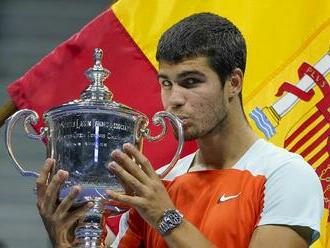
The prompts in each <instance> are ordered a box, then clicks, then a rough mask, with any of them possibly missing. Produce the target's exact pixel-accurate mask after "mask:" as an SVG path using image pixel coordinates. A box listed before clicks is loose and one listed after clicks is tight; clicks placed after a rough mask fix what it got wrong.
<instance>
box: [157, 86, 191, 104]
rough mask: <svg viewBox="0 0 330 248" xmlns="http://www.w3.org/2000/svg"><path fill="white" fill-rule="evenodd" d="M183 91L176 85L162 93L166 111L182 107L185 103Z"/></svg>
mask: <svg viewBox="0 0 330 248" xmlns="http://www.w3.org/2000/svg"><path fill="white" fill-rule="evenodd" d="M183 91H184V89H183V88H182V87H180V86H178V85H176V84H174V85H173V86H172V88H171V89H170V90H168V91H166V92H164V93H163V97H162V98H163V103H164V107H165V109H167V110H175V109H177V108H179V107H181V106H183V105H184V104H185V102H186V98H185V95H184V92H183Z"/></svg>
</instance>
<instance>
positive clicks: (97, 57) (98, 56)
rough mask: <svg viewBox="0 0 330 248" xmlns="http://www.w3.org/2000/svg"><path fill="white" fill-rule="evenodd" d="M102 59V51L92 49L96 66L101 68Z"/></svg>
mask: <svg viewBox="0 0 330 248" xmlns="http://www.w3.org/2000/svg"><path fill="white" fill-rule="evenodd" d="M102 58H103V51H102V49H101V48H95V49H94V63H95V65H96V66H101V67H102Z"/></svg>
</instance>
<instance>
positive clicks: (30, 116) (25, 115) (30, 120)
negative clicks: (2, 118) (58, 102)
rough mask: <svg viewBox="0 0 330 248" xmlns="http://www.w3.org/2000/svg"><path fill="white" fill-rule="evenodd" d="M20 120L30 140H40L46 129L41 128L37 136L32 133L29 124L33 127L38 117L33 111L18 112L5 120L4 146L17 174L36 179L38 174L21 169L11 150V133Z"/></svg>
mask: <svg viewBox="0 0 330 248" xmlns="http://www.w3.org/2000/svg"><path fill="white" fill-rule="evenodd" d="M21 119H24V129H25V132H26V133H27V135H28V137H29V138H31V139H34V140H36V139H37V140H42V139H43V138H44V137H45V134H46V132H47V128H42V129H41V133H40V134H39V135H38V134H35V133H33V131H32V130H31V124H33V125H34V124H36V123H37V122H38V119H39V116H38V114H37V113H36V112H35V111H33V110H30V109H22V110H19V111H17V112H16V113H15V114H13V115H12V116H10V117H9V118H8V119H7V120H6V131H5V145H6V148H7V151H8V154H9V156H10V158H11V159H12V160H13V162H14V166H15V167H16V169H17V170H18V171H19V173H20V174H21V175H22V176H26V177H35V178H37V177H39V173H37V172H34V171H26V170H24V169H23V167H22V166H21V165H20V164H19V163H18V161H17V160H16V157H15V155H14V152H13V149H12V131H13V129H14V127H15V125H16V123H17V122H18V121H19V120H21Z"/></svg>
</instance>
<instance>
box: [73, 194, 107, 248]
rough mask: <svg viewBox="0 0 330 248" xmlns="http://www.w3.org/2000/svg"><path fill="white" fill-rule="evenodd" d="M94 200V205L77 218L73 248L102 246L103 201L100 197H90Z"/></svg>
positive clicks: (97, 247)
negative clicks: (80, 217) (81, 216)
mask: <svg viewBox="0 0 330 248" xmlns="http://www.w3.org/2000/svg"><path fill="white" fill-rule="evenodd" d="M90 200H92V201H94V207H93V208H91V209H90V210H88V212H87V213H86V215H85V216H84V217H83V218H82V219H80V220H79V223H78V226H77V227H76V229H75V242H74V243H75V246H74V247H75V248H102V247H104V245H103V244H102V232H103V228H102V215H103V211H104V208H103V201H104V199H102V198H101V197H94V198H93V199H90Z"/></svg>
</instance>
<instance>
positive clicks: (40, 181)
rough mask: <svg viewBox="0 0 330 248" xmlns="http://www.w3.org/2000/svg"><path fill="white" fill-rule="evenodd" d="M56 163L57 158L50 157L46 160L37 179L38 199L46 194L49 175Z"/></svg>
mask: <svg viewBox="0 0 330 248" xmlns="http://www.w3.org/2000/svg"><path fill="white" fill-rule="evenodd" d="M54 164H55V160H54V159H50V158H48V159H47V160H46V161H45V164H44V166H43V167H42V168H41V170H40V175H39V177H38V178H37V180H36V192H37V197H38V199H39V198H41V197H43V195H44V194H45V191H46V189H47V181H48V177H49V174H50V172H51V170H52V168H53V166H54Z"/></svg>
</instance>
